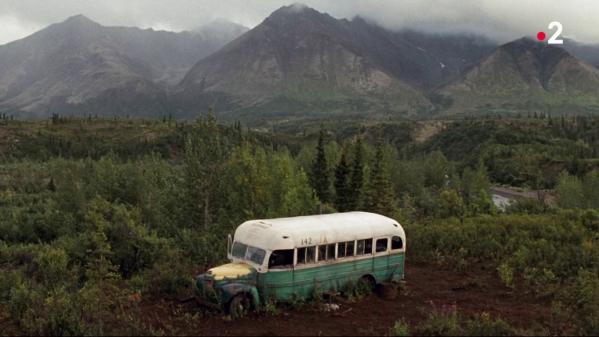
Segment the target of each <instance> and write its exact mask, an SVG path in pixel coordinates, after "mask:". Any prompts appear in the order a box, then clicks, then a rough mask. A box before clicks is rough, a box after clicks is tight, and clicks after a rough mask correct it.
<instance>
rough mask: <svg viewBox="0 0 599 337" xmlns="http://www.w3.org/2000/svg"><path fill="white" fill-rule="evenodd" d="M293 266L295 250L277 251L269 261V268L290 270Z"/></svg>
mask: <svg viewBox="0 0 599 337" xmlns="http://www.w3.org/2000/svg"><path fill="white" fill-rule="evenodd" d="M291 266H293V249H286V250H275V251H274V252H272V254H270V259H268V268H274V269H277V268H288V267H291Z"/></svg>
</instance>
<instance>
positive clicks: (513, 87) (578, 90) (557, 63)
mask: <svg viewBox="0 0 599 337" xmlns="http://www.w3.org/2000/svg"><path fill="white" fill-rule="evenodd" d="M437 93H438V94H440V95H442V96H443V97H444V98H445V99H447V100H448V101H449V102H451V103H450V104H449V105H450V108H449V109H448V111H447V112H448V113H472V112H493V111H503V112H534V111H539V112H550V113H555V114H563V113H570V112H584V111H589V112H598V111H599V69H597V68H595V67H593V66H592V65H590V64H588V63H586V62H584V61H582V60H580V59H578V58H576V57H574V56H572V55H571V54H570V53H568V52H567V51H566V50H564V49H562V48H560V47H554V46H548V45H546V44H542V43H537V42H535V41H533V40H530V39H528V38H523V39H519V40H516V41H513V42H510V43H507V44H504V45H502V46H500V47H499V48H497V50H495V51H494V52H493V53H492V54H490V55H489V56H487V57H486V58H484V59H483V60H482V61H481V62H480V63H479V64H478V65H476V66H475V67H473V68H472V69H470V70H469V71H468V72H467V73H466V74H465V75H463V76H462V77H461V78H459V79H457V80H455V81H453V82H451V83H449V84H447V85H445V86H444V87H442V88H440V89H439V90H438V91H437Z"/></svg>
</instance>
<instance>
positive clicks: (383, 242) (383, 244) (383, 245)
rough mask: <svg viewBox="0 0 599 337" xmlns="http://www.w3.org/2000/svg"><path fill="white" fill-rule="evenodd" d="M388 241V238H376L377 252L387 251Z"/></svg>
mask: <svg viewBox="0 0 599 337" xmlns="http://www.w3.org/2000/svg"><path fill="white" fill-rule="evenodd" d="M388 241H389V240H387V239H378V240H376V252H377V253H380V252H385V251H387V245H388Z"/></svg>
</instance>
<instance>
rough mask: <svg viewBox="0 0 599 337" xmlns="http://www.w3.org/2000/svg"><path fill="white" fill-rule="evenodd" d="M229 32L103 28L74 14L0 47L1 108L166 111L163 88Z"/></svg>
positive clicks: (38, 113)
mask: <svg viewBox="0 0 599 337" xmlns="http://www.w3.org/2000/svg"><path fill="white" fill-rule="evenodd" d="M240 33H241V32H240ZM231 34H232V32H231V31H228V32H226V34H224V35H218V29H212V30H208V28H207V27H204V28H202V32H200V33H192V32H183V33H173V32H165V31H154V30H152V29H146V30H142V29H139V28H128V27H105V26H102V25H100V24H98V23H96V22H94V21H92V20H90V19H88V18H86V17H85V16H82V15H78V16H74V17H71V18H69V19H67V20H66V21H64V22H61V23H58V24H53V25H51V26H49V27H47V28H45V29H43V30H41V31H38V32H36V33H34V34H32V35H30V36H28V37H26V38H24V39H21V40H18V41H14V42H11V43H8V44H6V45H3V46H0V111H8V112H11V113H14V112H15V111H19V112H20V113H19V115H20V116H23V117H44V116H47V115H49V114H51V113H54V112H58V113H67V114H68V113H77V114H86V113H100V114H102V113H105V114H111V115H112V114H140V113H142V114H160V113H162V112H163V111H166V110H168V108H167V104H168V103H167V90H166V89H165V88H166V87H167V86H169V85H172V84H174V83H177V82H179V81H180V80H181V78H182V77H183V76H184V74H185V73H186V72H187V71H188V70H189V68H190V67H191V66H192V65H193V63H195V62H196V61H197V60H198V59H201V58H203V57H205V56H207V55H209V54H211V53H213V52H214V51H216V50H217V49H219V48H220V47H222V46H223V45H224V44H226V43H227V42H229V41H230V40H231V39H233V38H235V37H236V36H232V35H231Z"/></svg>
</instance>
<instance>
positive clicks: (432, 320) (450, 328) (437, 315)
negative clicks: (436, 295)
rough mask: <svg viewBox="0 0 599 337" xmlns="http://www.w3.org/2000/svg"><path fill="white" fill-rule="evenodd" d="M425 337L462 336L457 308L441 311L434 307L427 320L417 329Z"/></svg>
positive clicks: (444, 308)
mask: <svg viewBox="0 0 599 337" xmlns="http://www.w3.org/2000/svg"><path fill="white" fill-rule="evenodd" d="M416 329H417V330H418V331H419V333H420V334H422V335H424V336H462V335H463V334H464V333H463V330H462V327H461V325H460V320H459V317H458V311H457V308H456V307H455V306H444V307H442V308H440V309H438V308H436V307H434V306H433V308H432V309H431V311H430V312H429V314H428V316H427V318H426V320H424V322H422V323H420V324H419V325H418V327H417V328H416Z"/></svg>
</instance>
